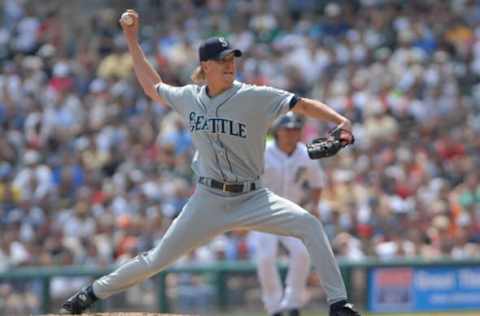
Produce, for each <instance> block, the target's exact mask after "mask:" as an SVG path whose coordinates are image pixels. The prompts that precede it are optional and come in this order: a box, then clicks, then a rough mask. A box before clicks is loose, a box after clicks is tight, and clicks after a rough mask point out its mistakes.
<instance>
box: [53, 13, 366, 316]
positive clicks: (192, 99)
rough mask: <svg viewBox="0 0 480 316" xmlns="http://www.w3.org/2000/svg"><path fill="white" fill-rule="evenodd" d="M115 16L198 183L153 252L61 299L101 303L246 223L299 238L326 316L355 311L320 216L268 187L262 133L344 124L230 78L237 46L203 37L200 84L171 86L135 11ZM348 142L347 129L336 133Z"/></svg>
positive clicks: (79, 309)
mask: <svg viewBox="0 0 480 316" xmlns="http://www.w3.org/2000/svg"><path fill="white" fill-rule="evenodd" d="M128 14H130V15H131V16H132V19H133V20H132V22H133V23H132V24H130V23H129V24H125V22H124V21H121V22H120V23H121V25H122V28H123V32H124V35H125V38H126V40H127V44H128V49H129V51H130V54H131V56H132V59H133V66H134V69H135V74H136V76H137V79H138V81H139V83H140V85H141V86H142V88H143V90H144V92H145V93H146V94H147V95H148V96H149V97H150V98H152V99H153V100H155V101H157V102H161V103H163V104H168V105H169V106H171V108H172V109H173V110H175V111H176V112H177V113H179V114H180V115H181V116H182V118H183V119H184V120H185V122H186V124H187V125H188V126H189V129H190V132H191V133H192V140H193V143H194V145H195V149H196V154H195V157H194V159H193V162H192V169H193V170H194V172H195V174H196V176H197V180H198V185H197V186H196V188H195V192H194V193H193V194H192V196H191V197H190V199H189V200H188V202H187V204H186V205H185V207H184V208H183V210H182V212H181V213H180V215H179V216H178V217H177V218H176V219H175V220H174V221H173V222H172V224H171V225H170V227H169V228H168V230H167V232H166V233H165V235H164V236H163V237H162V239H161V240H160V241H159V242H158V244H157V245H156V246H155V248H153V249H151V250H150V251H148V252H145V253H141V254H139V255H138V256H137V257H135V258H133V259H132V260H131V261H128V262H126V263H125V264H123V265H121V266H120V267H118V268H117V269H116V270H115V271H113V272H112V273H110V274H108V275H105V276H103V277H101V278H99V279H97V280H95V281H94V282H93V283H92V284H91V285H89V286H87V287H86V288H85V289H82V290H80V291H79V292H77V293H76V294H75V295H73V296H72V297H71V298H69V299H68V300H67V301H66V302H65V303H64V304H63V306H62V307H63V310H64V311H65V312H67V313H69V314H81V313H83V312H84V311H85V310H86V309H88V308H89V306H91V305H92V304H93V303H94V302H95V301H96V300H98V299H106V298H108V297H110V296H112V295H114V294H116V293H119V292H122V291H124V290H126V289H127V288H129V287H131V286H133V285H135V284H138V283H140V282H142V281H143V280H145V279H147V278H149V277H151V276H153V275H155V274H157V273H159V272H160V271H162V270H164V269H166V268H167V267H168V266H170V265H171V264H172V263H173V262H175V260H177V259H178V258H180V257H181V256H183V255H184V254H185V253H187V252H189V251H191V250H192V249H194V248H196V247H199V246H201V245H203V244H205V243H206V242H208V241H209V240H211V239H212V238H213V237H215V236H217V235H220V234H223V233H225V232H228V231H231V230H234V229H239V228H240V229H247V230H256V231H262V232H269V233H274V234H281V235H285V236H295V237H297V238H300V239H301V240H302V241H303V242H304V244H305V246H306V247H307V249H308V252H309V254H310V257H311V258H312V264H313V266H314V268H315V269H316V271H317V272H318V274H319V275H320V278H321V280H322V283H321V284H322V287H323V288H324V290H325V292H326V295H327V302H328V304H329V305H330V316H357V315H359V314H358V312H356V311H355V310H354V309H353V307H352V305H351V304H350V303H348V302H347V291H346V288H345V284H344V282H343V279H342V276H341V274H340V269H339V268H338V264H337V262H336V260H335V257H334V255H333V251H332V249H331V247H330V244H329V242H328V239H327V236H326V234H325V232H324V230H323V226H322V224H321V223H320V221H319V220H318V219H317V218H315V217H314V216H312V215H311V214H310V213H309V212H307V211H306V210H305V209H303V208H302V207H300V206H299V205H297V204H295V203H293V202H292V201H289V200H287V199H285V198H282V197H280V196H278V195H276V194H275V193H273V192H271V191H270V190H268V189H267V188H265V187H264V186H263V184H262V181H261V179H260V177H261V175H262V174H263V169H264V152H265V139H266V134H267V132H268V127H269V126H270V124H271V123H272V122H273V121H274V120H275V119H276V118H277V117H279V116H280V115H282V114H285V113H286V112H288V111H289V110H292V111H294V112H296V113H299V114H302V115H307V116H310V117H313V118H317V119H319V120H325V121H327V122H331V123H334V124H337V125H338V126H339V127H341V128H344V129H345V130H348V131H350V130H351V128H352V127H351V123H350V121H349V120H348V119H347V118H345V117H343V116H342V115H340V114H339V113H337V112H335V111H334V110H333V109H331V108H330V107H328V106H327V105H325V104H323V103H321V102H319V101H316V100H312V99H308V98H300V97H298V96H296V95H294V94H293V93H290V92H287V91H284V90H280V89H275V88H272V87H265V86H255V85H248V84H245V83H242V82H239V81H236V80H235V75H236V65H235V57H240V56H241V55H242V52H241V51H239V50H238V49H234V48H232V47H231V46H230V43H228V42H227V41H226V40H225V39H224V38H221V37H220V38H219V37H215V38H210V39H208V40H206V41H205V42H204V43H202V45H201V46H200V48H199V59H200V66H199V69H200V70H201V72H202V73H203V75H204V79H205V82H204V83H203V84H190V85H185V86H182V87H174V86H171V85H169V84H167V83H165V82H163V81H162V79H161V78H160V76H159V74H158V73H157V72H156V71H155V69H154V68H152V66H151V65H150V64H149V63H148V61H147V59H146V57H145V55H144V53H143V51H142V48H141V47H140V45H139V43H138V37H137V36H138V24H139V18H138V14H137V13H136V12H135V11H133V10H129V11H128ZM340 140H341V141H342V142H344V143H346V144H351V143H352V142H353V141H354V140H353V136H352V135H351V134H349V133H346V134H344V135H343V136H341V139H340Z"/></svg>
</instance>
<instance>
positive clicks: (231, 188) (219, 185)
mask: <svg viewBox="0 0 480 316" xmlns="http://www.w3.org/2000/svg"><path fill="white" fill-rule="evenodd" d="M198 182H200V183H201V184H204V185H206V186H209V187H211V188H214V189H218V190H222V191H223V192H230V193H242V192H250V191H255V190H256V189H257V185H256V184H255V182H251V183H250V188H248V190H245V184H243V183H232V184H229V183H223V182H220V181H217V180H215V179H211V178H205V177H199V178H198Z"/></svg>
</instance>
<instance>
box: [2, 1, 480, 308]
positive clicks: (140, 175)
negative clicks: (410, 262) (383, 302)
mask: <svg viewBox="0 0 480 316" xmlns="http://www.w3.org/2000/svg"><path fill="white" fill-rule="evenodd" d="M108 5H110V7H108ZM111 5H112V4H111V3H110V1H96V2H95V3H94V4H93V3H91V2H89V1H85V2H84V1H74V2H70V1H69V2H65V3H64V2H57V1H41V2H37V1H25V0H4V1H3V2H2V4H0V6H1V7H2V10H0V12H3V16H1V17H0V22H1V23H0V133H1V137H0V271H5V270H7V269H9V268H13V267H18V266H31V265H41V266H46V265H72V264H74V265H96V266H108V265H110V264H114V263H119V262H122V261H123V260H127V259H128V258H131V257H132V256H135V255H136V254H137V253H138V252H141V251H145V250H148V249H150V248H151V247H153V246H154V245H155V243H156V242H157V241H158V240H159V238H161V236H162V234H163V233H164V232H165V229H166V228H167V227H168V225H169V223H170V222H171V220H172V219H173V218H174V217H175V216H176V215H177V214H178V213H179V212H180V211H181V209H182V206H183V205H184V204H185V202H186V201H187V199H188V197H189V196H190V194H191V193H192V190H193V189H194V186H195V180H194V179H193V174H192V171H191V169H190V160H191V158H192V155H193V152H194V148H192V143H191V138H190V135H189V132H188V131H187V130H186V128H185V125H184V123H183V122H182V120H181V119H180V118H179V117H178V116H177V115H176V114H175V113H173V112H171V111H170V110H169V108H168V107H167V106H165V105H163V104H157V103H154V102H152V101H151V100H149V99H148V98H147V97H146V96H145V94H144V93H143V91H142V90H141V88H140V87H139V85H138V84H137V82H136V78H135V76H134V73H133V69H132V61H131V59H130V57H129V55H128V52H127V49H126V43H125V41H124V39H123V37H122V33H121V29H120V27H119V25H118V18H119V15H120V13H121V12H122V10H124V9H125V8H126V7H127V5H129V6H132V7H134V8H135V9H137V10H138V11H139V13H140V17H141V31H140V39H141V45H142V47H143V48H144V50H145V52H146V55H147V56H148V59H149V60H150V61H151V63H152V64H153V65H155V68H156V69H157V70H158V71H159V73H160V74H161V76H162V78H163V80H164V81H166V82H167V83H170V84H173V85H183V84H188V83H190V79H189V77H190V74H191V72H192V71H193V70H194V68H195V67H196V66H197V65H198V62H197V51H196V49H197V47H198V43H199V42H200V41H201V40H202V39H205V38H207V37H209V36H213V35H221V36H224V37H226V38H228V39H229V40H230V41H231V43H232V44H233V45H234V46H235V47H238V48H240V49H241V50H243V52H244V57H242V58H241V59H239V60H238V64H237V66H238V79H239V80H241V81H245V82H249V83H254V84H266V85H271V86H274V87H278V88H282V89H286V90H289V91H292V92H294V93H297V94H298V95H300V96H308V97H313V98H316V99H318V100H321V101H323V102H325V103H326V104H328V105H330V106H332V107H333V108H335V109H336V110H338V111H339V112H341V113H343V114H344V115H346V116H348V117H349V118H351V119H352V121H353V123H354V132H355V135H356V140H357V142H356V144H355V146H353V147H352V148H351V149H349V150H348V151H344V152H342V153H341V154H340V155H339V156H338V157H336V158H335V159H326V160H324V161H322V162H321V163H322V165H323V167H324V169H325V170H326V176H327V179H326V182H327V186H326V187H325V189H324V191H323V193H322V202H321V203H320V205H319V211H320V216H321V220H322V222H323V224H324V227H325V229H326V231H327V234H328V236H329V238H330V239H331V241H332V245H333V247H334V251H335V252H336V254H337V255H338V257H339V258H342V259H350V260H360V259H362V258H365V257H374V258H375V257H376V258H379V259H382V260H389V259H395V258H401V257H416V256H420V257H422V258H426V259H435V258H443V257H449V258H459V259H460V258H472V257H477V258H478V257H479V256H480V246H479V242H480V173H479V172H478V170H479V169H480V137H479V136H480V84H479V83H480V4H479V3H478V1H471V0H452V1H433V0H424V1H382V0H357V1H331V2H328V1H314V0H303V1H290V0H270V1H261V0H238V1H233V0H192V1H181V2H177V1H147V0H144V1H141V0H138V1H118V2H115V5H117V6H118V7H112V6H111ZM123 5H125V6H123ZM329 128H331V126H328V125H327V124H325V123H323V122H316V121H312V120H308V121H307V124H306V127H305V131H304V141H309V140H311V139H312V138H313V137H315V136H317V135H319V134H322V133H325V132H326V131H327V130H328V129H329ZM254 253H255V249H254V248H252V246H251V243H250V241H249V238H248V234H246V233H245V232H232V233H229V234H227V235H224V236H220V237H218V238H216V239H215V240H213V241H212V242H211V243H209V244H208V245H206V246H205V247H201V248H199V249H198V250H197V251H194V252H192V253H191V254H189V256H187V257H186V258H184V259H182V260H181V261H180V263H179V264H181V263H182V262H185V261H196V262H199V261H202V262H207V261H214V260H217V259H227V260H239V259H250V258H252V257H253V255H254ZM69 286H70V287H71V284H68V282H63V283H62V282H58V284H56V283H54V284H53V287H52V291H54V292H55V291H57V293H64V292H63V291H66V289H68V291H70V290H75V289H69ZM9 291H13V289H12V288H10V287H1V285H0V292H1V293H7V292H9ZM5 297H7V296H5ZM0 301H1V299H0Z"/></svg>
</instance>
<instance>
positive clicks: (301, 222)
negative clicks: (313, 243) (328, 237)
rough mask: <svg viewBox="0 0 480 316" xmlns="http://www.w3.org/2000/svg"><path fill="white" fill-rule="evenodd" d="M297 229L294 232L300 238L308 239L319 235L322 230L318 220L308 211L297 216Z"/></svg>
mask: <svg viewBox="0 0 480 316" xmlns="http://www.w3.org/2000/svg"><path fill="white" fill-rule="evenodd" d="M297 229H298V231H297V232H296V233H297V234H298V237H300V238H301V239H302V240H305V239H309V238H311V237H313V236H319V235H318V234H320V233H321V232H322V227H321V224H320V222H319V221H318V219H317V218H316V217H314V216H313V215H311V214H310V213H305V214H302V215H301V216H300V217H299V218H298V220H297Z"/></svg>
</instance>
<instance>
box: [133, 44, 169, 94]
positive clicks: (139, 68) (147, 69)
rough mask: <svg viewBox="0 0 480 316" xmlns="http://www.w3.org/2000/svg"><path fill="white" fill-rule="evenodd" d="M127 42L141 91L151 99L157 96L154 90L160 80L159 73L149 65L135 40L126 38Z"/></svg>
mask: <svg viewBox="0 0 480 316" xmlns="http://www.w3.org/2000/svg"><path fill="white" fill-rule="evenodd" d="M127 44H128V50H129V52H130V55H131V56H132V59H133V68H134V70H135V75H136V76H137V79H138V81H139V83H140V85H141V86H142V88H143V91H144V92H145V94H147V95H148V96H149V97H151V98H152V99H156V98H158V95H157V93H156V92H155V85H156V84H158V83H159V82H161V81H162V79H161V78H160V75H159V74H158V73H157V72H156V71H155V69H154V68H153V67H152V65H150V63H149V62H148V60H147V58H146V57H145V55H144V53H143V50H142V48H141V47H140V45H139V44H138V42H137V41H133V40H128V41H127Z"/></svg>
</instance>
